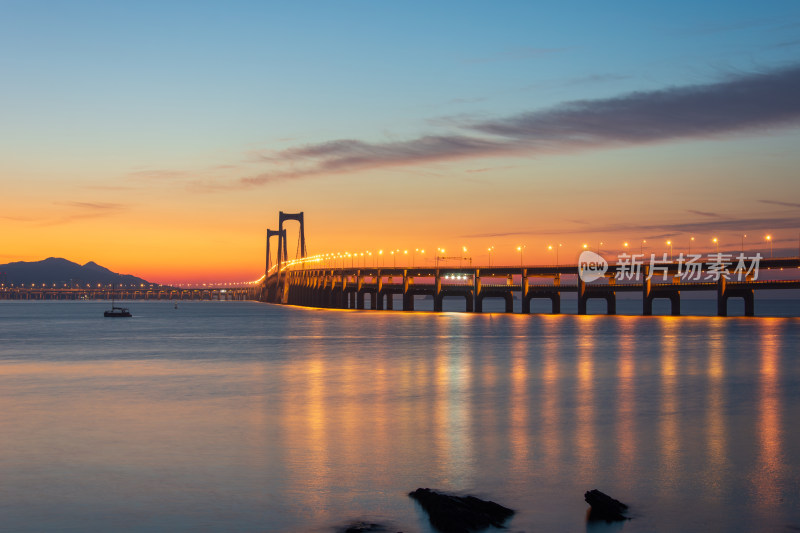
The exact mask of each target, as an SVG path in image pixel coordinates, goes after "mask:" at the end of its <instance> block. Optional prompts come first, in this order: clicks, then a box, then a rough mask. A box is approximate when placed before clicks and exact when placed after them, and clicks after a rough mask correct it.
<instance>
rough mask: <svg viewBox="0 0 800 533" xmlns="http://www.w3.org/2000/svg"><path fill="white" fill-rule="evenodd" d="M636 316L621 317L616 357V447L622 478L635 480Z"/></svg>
mask: <svg viewBox="0 0 800 533" xmlns="http://www.w3.org/2000/svg"><path fill="white" fill-rule="evenodd" d="M637 320H638V318H637V317H624V318H623V317H621V318H620V321H619V322H618V324H619V326H620V330H621V331H620V340H619V359H618V360H617V420H616V429H617V450H618V452H619V460H618V462H617V464H618V467H617V468H618V470H619V471H620V474H622V475H621V476H620V478H621V479H623V480H626V479H632V478H633V476H631V475H630V473H631V472H632V471H633V469H634V468H635V462H636V445H637V443H636V416H635V413H636V359H635V345H636V343H635V330H634V326H635V324H636V321H637Z"/></svg>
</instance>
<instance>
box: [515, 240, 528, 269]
mask: <svg viewBox="0 0 800 533" xmlns="http://www.w3.org/2000/svg"><path fill="white" fill-rule="evenodd" d="M525 248H527V246H525V245H520V246H517V251H518V252H519V266H520V267H522V266H523V265H524V263H523V262H522V250H524V249H525Z"/></svg>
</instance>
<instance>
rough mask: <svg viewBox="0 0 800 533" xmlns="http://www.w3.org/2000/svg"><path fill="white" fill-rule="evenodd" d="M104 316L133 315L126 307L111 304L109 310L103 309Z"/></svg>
mask: <svg viewBox="0 0 800 533" xmlns="http://www.w3.org/2000/svg"><path fill="white" fill-rule="evenodd" d="M103 316H104V317H130V316H133V315H132V314H131V312H130V311H129V310H128V308H127V307H115V306H113V305H112V306H111V309H110V310H109V311H103Z"/></svg>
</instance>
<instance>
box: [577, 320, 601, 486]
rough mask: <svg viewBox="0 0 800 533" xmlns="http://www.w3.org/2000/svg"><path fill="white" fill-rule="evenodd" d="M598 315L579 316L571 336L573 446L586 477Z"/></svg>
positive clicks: (593, 449)
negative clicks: (573, 356) (573, 357)
mask: <svg viewBox="0 0 800 533" xmlns="http://www.w3.org/2000/svg"><path fill="white" fill-rule="evenodd" d="M600 319H602V317H597V316H590V315H587V316H582V317H580V319H579V320H578V322H577V329H578V333H577V336H576V339H575V342H576V343H577V346H578V361H577V364H578V368H577V374H578V386H577V390H576V394H577V398H576V403H577V413H576V423H577V433H576V435H575V446H576V448H577V450H578V465H579V469H580V471H581V473H582V474H583V476H584V477H585V478H586V477H589V475H590V473H591V472H593V471H594V469H595V468H596V467H597V464H596V456H597V444H596V440H595V427H594V422H595V406H594V342H595V341H594V334H595V330H596V329H597V324H598V320H600Z"/></svg>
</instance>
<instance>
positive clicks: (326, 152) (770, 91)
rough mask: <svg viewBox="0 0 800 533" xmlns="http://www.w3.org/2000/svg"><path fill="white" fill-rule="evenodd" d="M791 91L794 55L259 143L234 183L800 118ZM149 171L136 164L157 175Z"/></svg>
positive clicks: (757, 127)
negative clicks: (363, 130) (294, 142)
mask: <svg viewBox="0 0 800 533" xmlns="http://www.w3.org/2000/svg"><path fill="white" fill-rule="evenodd" d="M798 94H800V65H796V66H792V67H787V68H783V69H778V70H774V71H771V72H764V73H755V74H746V75H738V76H729V77H728V78H726V79H724V80H722V81H719V82H717V83H710V84H705V85H692V86H685V87H670V88H666V89H662V90H657V91H642V92H634V93H630V94H625V95H622V96H619V97H615V98H605V99H596V100H580V101H574V102H567V103H564V104H561V105H558V106H555V107H552V108H550V109H545V110H540V111H531V112H526V113H520V114H517V115H513V116H509V117H505V118H498V119H489V120H481V121H470V120H469V119H467V118H463V119H462V120H460V121H459V120H455V119H453V120H451V122H450V128H451V129H454V130H455V133H451V134H445V135H426V136H423V137H418V138H415V139H410V140H405V141H390V142H365V141H361V140H357V139H339V140H332V141H328V142H324V143H318V144H309V145H303V146H296V147H292V148H288V149H285V150H281V151H275V152H266V153H265V152H262V153H259V154H257V155H256V157H255V159H256V160H258V161H260V162H261V163H263V164H268V165H270V166H272V169H270V170H266V171H264V172H261V173H259V174H256V175H253V176H248V177H245V178H241V179H240V180H239V181H238V186H240V187H242V186H244V187H248V186H256V185H263V184H266V183H271V182H275V181H283V180H294V179H300V178H307V177H314V176H318V175H321V174H332V173H341V172H352V171H359V170H365V169H374V168H380V167H393V166H403V165H415V164H420V163H432V162H439V161H448V160H454V159H466V158H477V157H488V156H501V155H509V154H525V155H527V156H531V155H537V154H548V153H563V152H570V151H579V150H588V149H601V148H606V147H614V146H629V145H639V144H644V143H656V142H665V141H669V140H675V139H685V138H714V137H720V136H724V135H730V134H734V133H740V132H750V131H762V130H765V129H773V128H778V127H786V126H789V125H795V124H800V98H797V95H798ZM153 172H154V171H142V172H140V173H139V174H142V175H146V176H148V177H157V176H153V175H152V173H153ZM164 174H165V176H164V177H168V176H170V175H174V174H175V173H164Z"/></svg>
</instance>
